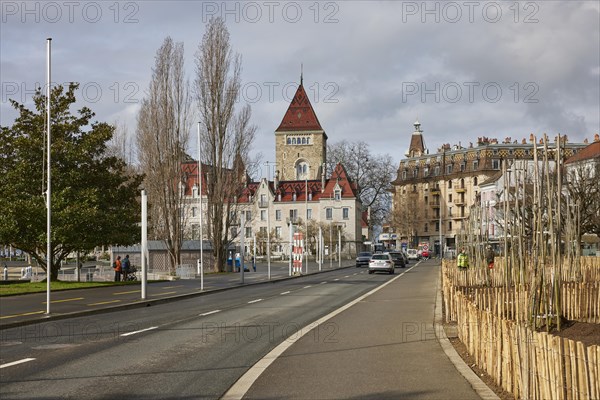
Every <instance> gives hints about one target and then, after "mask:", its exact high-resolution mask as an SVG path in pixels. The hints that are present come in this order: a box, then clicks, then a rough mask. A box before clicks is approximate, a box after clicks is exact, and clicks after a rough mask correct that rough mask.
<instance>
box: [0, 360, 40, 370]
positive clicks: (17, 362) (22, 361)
mask: <svg viewBox="0 0 600 400" xmlns="http://www.w3.org/2000/svg"><path fill="white" fill-rule="evenodd" d="M33 360H35V358H24V359H22V360H19V361H13V362H9V363H6V364H2V365H0V369H2V368H6V367H12V366H13V365H19V364H23V363H26V362H29V361H33Z"/></svg>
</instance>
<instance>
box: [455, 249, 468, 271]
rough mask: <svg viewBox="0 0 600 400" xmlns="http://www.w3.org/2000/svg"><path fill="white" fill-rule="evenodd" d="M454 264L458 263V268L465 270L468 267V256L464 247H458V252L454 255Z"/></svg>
mask: <svg viewBox="0 0 600 400" xmlns="http://www.w3.org/2000/svg"><path fill="white" fill-rule="evenodd" d="M456 265H458V269H460V270H461V271H466V270H467V268H468V267H469V256H468V255H467V252H466V251H465V248H464V247H463V248H461V249H460V253H458V257H456Z"/></svg>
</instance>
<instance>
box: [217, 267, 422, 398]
mask: <svg viewBox="0 0 600 400" xmlns="http://www.w3.org/2000/svg"><path fill="white" fill-rule="evenodd" d="M416 266H417V265H415V267H416ZM413 268H414V267H413ZM404 274H405V272H403V273H401V274H400V275H396V277H394V278H392V279H390V280H389V281H387V282H385V283H384V284H382V285H380V286H377V287H376V288H374V289H373V290H371V291H369V292H367V293H365V294H363V295H362V296H360V297H358V298H356V299H354V300H352V301H351V302H350V303H348V304H345V305H343V306H341V307H340V308H338V309H337V310H333V311H332V312H330V313H329V314H327V315H325V316H324V317H321V318H320V319H318V320H317V321H315V322H313V323H310V324H308V325H307V326H305V327H303V328H302V329H300V330H298V331H297V332H296V334H295V335H292V336H290V337H288V338H287V339H285V340H284V341H283V342H282V343H280V344H279V345H278V346H277V347H275V348H274V349H273V350H271V351H270V352H269V354H267V355H266V356H264V357H263V358H261V359H260V360H258V362H256V364H254V365H253V366H252V367H250V369H249V370H248V371H246V373H245V374H244V375H242V376H241V377H240V378H239V379H238V380H237V382H236V383H235V384H234V385H233V386H232V387H231V388H229V390H228V391H227V392H226V393H225V395H224V396H223V397H221V399H224V400H234V399H235V400H237V399H241V398H243V397H244V395H245V394H246V393H247V392H248V390H249V389H250V387H251V386H252V384H254V382H255V381H256V380H257V379H258V378H259V377H260V375H261V374H262V373H263V372H264V371H265V370H266V369H267V368H268V367H269V366H270V365H271V364H272V363H273V362H274V361H275V360H276V359H277V358H278V357H279V356H280V355H282V354H283V352H284V351H286V350H287V349H288V348H289V347H290V346H292V345H293V344H294V343H296V342H297V341H298V340H300V338H302V337H303V336H305V335H306V334H307V333H308V332H311V331H312V330H313V329H314V328H316V327H318V326H319V325H321V324H323V323H325V322H326V321H328V320H330V319H331V318H333V317H335V316H336V315H338V314H340V313H341V312H343V311H346V310H347V309H349V308H350V307H352V306H354V305H355V304H357V303H359V302H361V301H363V300H364V299H366V298H367V297H369V296H370V295H372V294H373V293H376V292H377V291H379V290H381V289H383V288H384V287H386V286H387V285H389V284H390V283H392V282H394V281H395V280H396V279H399V278H400V277H401V276H402V275H404ZM322 283H325V282H322Z"/></svg>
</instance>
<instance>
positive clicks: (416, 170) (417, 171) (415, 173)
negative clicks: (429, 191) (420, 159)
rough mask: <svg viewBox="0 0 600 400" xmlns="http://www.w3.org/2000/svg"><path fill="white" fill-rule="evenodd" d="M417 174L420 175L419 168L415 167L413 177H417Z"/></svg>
mask: <svg viewBox="0 0 600 400" xmlns="http://www.w3.org/2000/svg"><path fill="white" fill-rule="evenodd" d="M417 176H419V169H418V168H415V169H413V178H416V177H417Z"/></svg>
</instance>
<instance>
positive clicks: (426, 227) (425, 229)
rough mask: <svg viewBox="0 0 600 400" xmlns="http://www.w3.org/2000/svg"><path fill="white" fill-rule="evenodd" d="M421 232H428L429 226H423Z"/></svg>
mask: <svg viewBox="0 0 600 400" xmlns="http://www.w3.org/2000/svg"><path fill="white" fill-rule="evenodd" d="M423 230H424V231H425V232H427V231H428V230H429V226H428V224H425V226H424V229H423Z"/></svg>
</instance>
